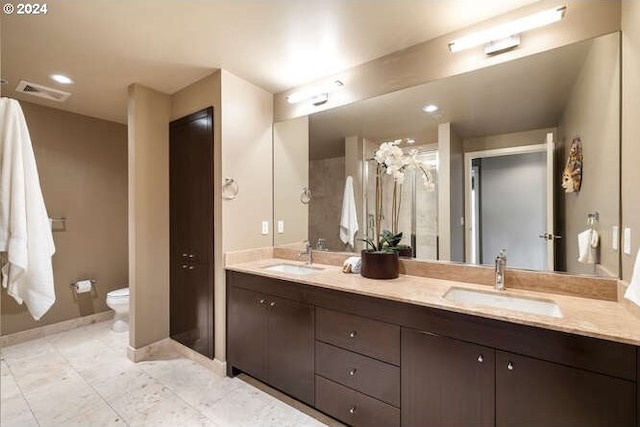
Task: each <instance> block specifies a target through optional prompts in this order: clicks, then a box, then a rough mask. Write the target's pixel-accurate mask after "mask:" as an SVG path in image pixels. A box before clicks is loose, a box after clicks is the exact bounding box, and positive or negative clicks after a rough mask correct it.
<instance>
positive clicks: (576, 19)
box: [274, 0, 620, 121]
mask: <svg viewBox="0 0 640 427" xmlns="http://www.w3.org/2000/svg"><path fill="white" fill-rule="evenodd" d="M561 4H565V5H566V6H567V13H566V15H565V17H564V19H563V20H562V21H560V22H558V23H555V24H553V25H549V26H547V27H544V28H540V29H537V30H532V31H528V32H526V33H525V34H523V35H522V38H521V45H520V47H519V48H518V49H514V50H512V51H510V52H506V53H503V54H501V55H495V56H491V57H489V56H486V55H485V54H484V52H483V50H482V49H481V48H478V49H471V50H467V51H464V52H458V53H455V54H452V53H450V52H449V49H448V43H449V42H450V41H451V40H452V39H454V38H456V37H460V36H462V35H466V34H468V33H469V32H472V31H476V30H481V29H484V28H487V27H490V26H493V25H497V24H500V23H504V22H506V21H510V20H512V19H516V18H519V17H522V16H526V15H529V14H530V13H534V12H537V11H539V10H544V9H549V8H554V7H557V6H558V5H559V2H558V1H557V0H541V1H539V2H536V3H534V4H532V5H530V6H526V7H524V8H521V9H518V10H516V11H514V12H511V13H507V14H505V15H502V16H500V17H498V18H495V19H491V20H488V21H485V22H483V23H480V24H478V25H475V26H473V27H469V28H466V29H464V30H462V31H458V32H455V33H452V34H448V35H446V36H443V37H440V38H437V39H434V40H431V41H427V42H425V43H421V44H418V45H415V46H412V47H410V48H408V49H404V50H402V51H398V52H395V53H392V54H390V55H387V56H384V57H382V58H379V59H377V60H374V61H370V62H367V63H365V64H362V65H359V66H357V67H354V68H351V69H348V70H344V71H342V72H340V73H338V74H335V75H333V76H330V77H327V78H325V79H323V80H320V81H316V82H312V83H309V85H308V86H313V85H317V84H318V83H324V82H326V81H333V80H336V79H338V80H340V81H342V82H343V83H344V87H343V88H342V89H340V91H339V92H336V93H334V94H333V95H330V96H329V100H328V102H327V103H325V104H323V105H322V106H320V107H315V106H313V105H310V104H309V103H303V102H302V103H298V104H289V103H287V101H286V97H287V96H288V95H289V94H291V93H292V92H294V91H295V90H297V89H299V88H292V89H290V90H287V91H285V92H282V93H279V94H277V95H276V96H275V98H274V101H275V103H274V105H275V110H274V116H275V119H276V121H282V120H286V119H289V118H293V117H300V116H303V115H306V114H310V113H313V112H318V111H323V110H327V109H330V108H334V107H337V106H340V105H345V104H349V103H351V102H355V101H359V100H362V99H367V98H370V97H373V96H376V95H381V94H384V93H388V92H392V91H395V90H399V89H404V88H407V87H412V86H416V85H418V84H422V83H426V82H429V81H433V80H437V79H441V78H444V77H449V76H453V75H457V74H461V73H465V72H469V71H472V70H476V69H479V68H484V67H488V66H491V65H495V64H498V63H502V62H506V61H510V60H512V59H516V58H521V57H524V56H528V55H532V54H535V53H539V52H544V51H547V50H551V49H554V48H557V47H560V46H565V45H567V44H571V43H574V42H577V41H581V40H585V39H589V38H592V37H596V36H599V35H602V34H608V33H612V32H614V31H618V30H620V3H619V2H617V1H616V2H614V1H584V0H566V1H564V2H562V3H561Z"/></svg>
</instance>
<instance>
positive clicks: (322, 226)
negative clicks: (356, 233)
mask: <svg viewBox="0 0 640 427" xmlns="http://www.w3.org/2000/svg"><path fill="white" fill-rule="evenodd" d="M344 165H345V158H344V157H333V158H330V159H315V160H311V161H310V162H309V185H310V187H311V190H312V191H313V199H312V200H311V203H310V204H309V241H310V242H311V244H312V245H314V247H315V244H316V242H317V241H318V239H319V238H323V239H325V240H326V241H327V248H329V249H330V250H332V251H344V250H347V249H345V245H344V243H342V241H341V240H340V232H339V226H340V215H341V214H342V195H343V193H344V182H345V166H344ZM354 186H355V183H354ZM356 200H362V199H358V198H357V196H356Z"/></svg>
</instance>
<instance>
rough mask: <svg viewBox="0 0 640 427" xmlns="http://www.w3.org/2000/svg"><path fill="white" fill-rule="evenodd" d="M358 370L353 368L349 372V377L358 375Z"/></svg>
mask: <svg viewBox="0 0 640 427" xmlns="http://www.w3.org/2000/svg"><path fill="white" fill-rule="evenodd" d="M356 371H357V369H356V368H353V369H352V370H350V371H349V375H350V376H354V375H355V374H356Z"/></svg>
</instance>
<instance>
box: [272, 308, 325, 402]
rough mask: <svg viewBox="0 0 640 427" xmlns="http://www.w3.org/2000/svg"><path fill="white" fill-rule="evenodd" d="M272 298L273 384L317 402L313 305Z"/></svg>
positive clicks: (288, 392) (294, 394)
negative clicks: (314, 388) (315, 393)
mask: <svg viewBox="0 0 640 427" xmlns="http://www.w3.org/2000/svg"><path fill="white" fill-rule="evenodd" d="M268 300H269V305H268V311H269V315H268V318H269V320H268V327H269V333H268V337H269V338H268V340H267V366H268V371H269V375H268V376H269V383H270V384H271V385H272V386H273V387H275V388H277V389H280V390H282V391H284V392H285V393H287V394H289V395H291V396H293V397H295V398H296V399H299V400H301V401H303V402H305V403H308V404H310V405H313V376H314V372H313V367H314V363H313V357H314V336H313V307H312V306H311V305H309V304H303V303H300V302H296V301H291V300H287V299H283V298H276V297H273V296H269V297H268Z"/></svg>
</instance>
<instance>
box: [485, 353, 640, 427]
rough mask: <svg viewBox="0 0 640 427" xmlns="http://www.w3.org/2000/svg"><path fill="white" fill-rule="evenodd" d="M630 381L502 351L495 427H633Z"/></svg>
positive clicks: (497, 365) (632, 389)
mask: <svg viewBox="0 0 640 427" xmlns="http://www.w3.org/2000/svg"><path fill="white" fill-rule="evenodd" d="M635 387H636V384H635V383H634V382H632V381H628V380H624V379H620V378H615V377H611V376H608V375H603V374H599V373H594V372H589V371H585V370H582V369H577V368H573V367H569V366H563V365H558V364H556V363H551V362H546V361H543V360H538V359H533V358H529V357H524V356H518V355H515V354H511V353H506V352H501V351H498V352H497V354H496V426H497V427H529V426H549V427H555V426H558V427H560V426H567V427H568V426H580V427H608V426H620V427H623V426H629V427H633V426H635V412H636V408H635V405H636V402H635Z"/></svg>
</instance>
